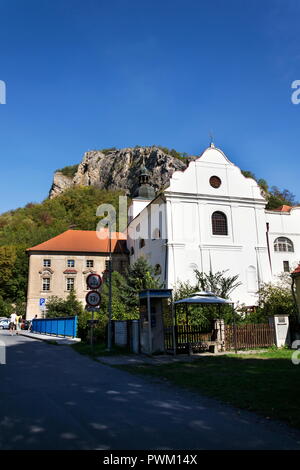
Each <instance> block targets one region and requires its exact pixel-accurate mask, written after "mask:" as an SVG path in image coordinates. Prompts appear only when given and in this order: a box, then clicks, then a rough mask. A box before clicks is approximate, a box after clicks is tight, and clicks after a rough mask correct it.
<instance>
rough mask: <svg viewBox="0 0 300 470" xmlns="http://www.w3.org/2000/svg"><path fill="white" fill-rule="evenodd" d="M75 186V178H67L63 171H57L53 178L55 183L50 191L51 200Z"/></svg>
mask: <svg viewBox="0 0 300 470" xmlns="http://www.w3.org/2000/svg"><path fill="white" fill-rule="evenodd" d="M72 186H73V178H70V177H69V176H65V175H64V174H63V173H62V172H61V171H56V172H55V173H54V177H53V183H52V186H51V189H50V194H49V196H50V198H53V197H55V196H58V195H59V194H61V193H63V192H64V191H65V190H66V189H68V188H71V187H72Z"/></svg>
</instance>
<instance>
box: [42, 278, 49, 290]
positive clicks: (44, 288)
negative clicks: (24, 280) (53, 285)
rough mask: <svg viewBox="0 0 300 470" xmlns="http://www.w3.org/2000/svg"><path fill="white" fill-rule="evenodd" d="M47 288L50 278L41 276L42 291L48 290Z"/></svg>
mask: <svg viewBox="0 0 300 470" xmlns="http://www.w3.org/2000/svg"><path fill="white" fill-rule="evenodd" d="M48 290H50V278H49V277H44V278H43V291H48Z"/></svg>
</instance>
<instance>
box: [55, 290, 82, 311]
mask: <svg viewBox="0 0 300 470" xmlns="http://www.w3.org/2000/svg"><path fill="white" fill-rule="evenodd" d="M82 313H83V306H82V303H81V302H79V300H77V297H76V293H75V290H73V289H72V290H71V291H70V293H69V294H68V297H67V298H66V299H62V298H60V297H58V296H55V295H53V296H51V297H49V299H48V302H47V318H55V317H68V316H73V315H81V314H82Z"/></svg>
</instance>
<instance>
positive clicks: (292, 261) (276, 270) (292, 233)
mask: <svg viewBox="0 0 300 470" xmlns="http://www.w3.org/2000/svg"><path fill="white" fill-rule="evenodd" d="M266 220H267V222H268V223H269V244H270V253H271V262H272V272H273V275H274V276H277V275H278V274H280V273H281V272H283V271H284V262H286V261H287V262H288V263H289V267H290V270H291V269H292V268H293V267H295V266H296V265H297V264H298V263H299V260H300V207H295V208H293V209H291V210H290V212H275V211H266ZM279 237H280V238H281V237H285V238H288V239H289V240H291V242H292V243H293V249H294V251H292V252H289V251H275V249H274V243H275V241H276V239H277V238H279Z"/></svg>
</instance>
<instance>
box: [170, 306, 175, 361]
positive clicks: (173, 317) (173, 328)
mask: <svg viewBox="0 0 300 470" xmlns="http://www.w3.org/2000/svg"><path fill="white" fill-rule="evenodd" d="M171 309H172V337H173V354H174V356H176V337H175V322H176V320H175V316H174V303H173V299H172V304H171ZM175 311H176V305H175Z"/></svg>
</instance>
